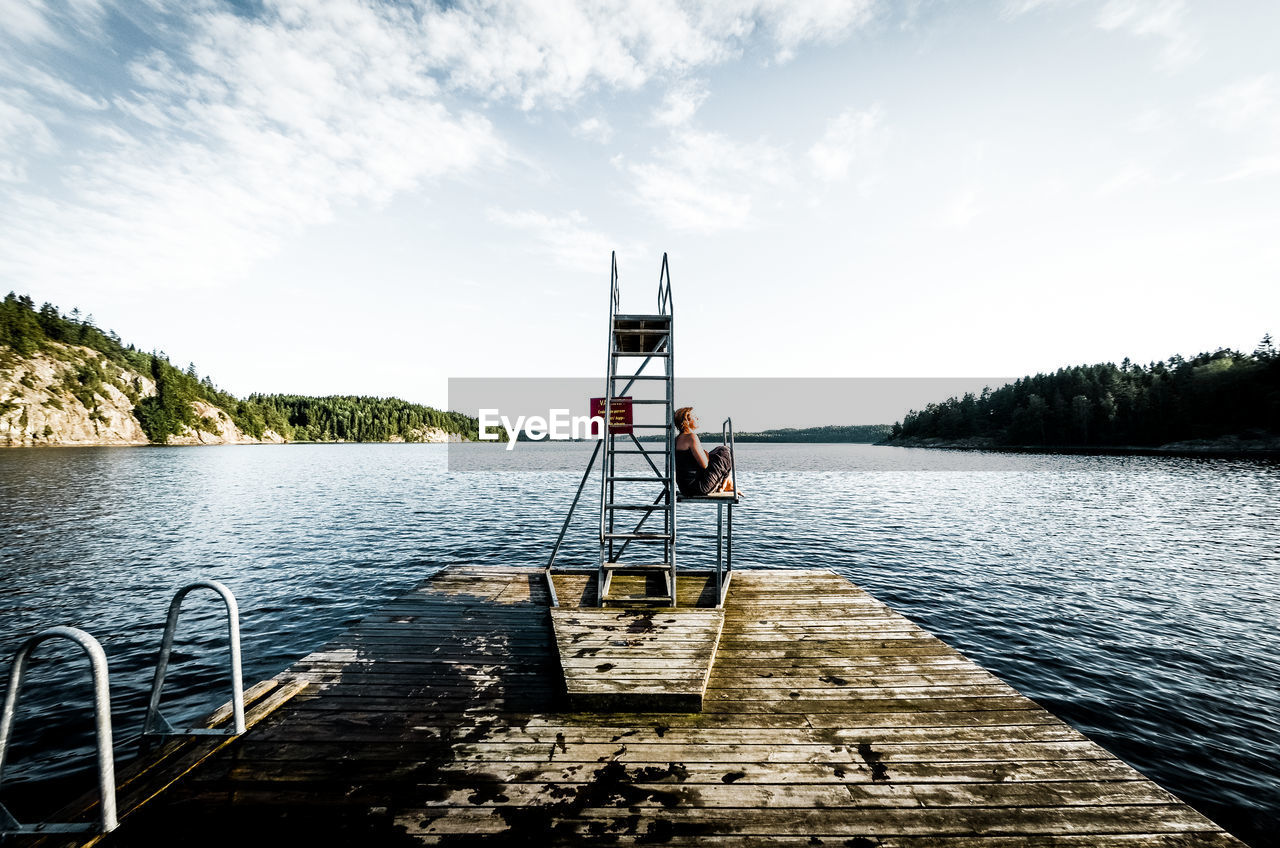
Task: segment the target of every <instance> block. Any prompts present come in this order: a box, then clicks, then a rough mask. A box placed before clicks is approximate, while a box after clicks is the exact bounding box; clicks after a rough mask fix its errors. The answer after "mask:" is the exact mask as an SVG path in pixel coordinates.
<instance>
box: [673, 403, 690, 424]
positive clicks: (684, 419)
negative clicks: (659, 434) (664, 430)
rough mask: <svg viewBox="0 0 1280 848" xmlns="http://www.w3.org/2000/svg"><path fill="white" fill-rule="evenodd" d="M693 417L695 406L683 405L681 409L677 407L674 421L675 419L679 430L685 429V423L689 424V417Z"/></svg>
mask: <svg viewBox="0 0 1280 848" xmlns="http://www.w3.org/2000/svg"><path fill="white" fill-rule="evenodd" d="M692 417H693V407H692V406H682V407H680V408H679V409H677V410H676V411H675V415H674V416H673V418H674V421H675V425H676V429H677V430H683V429H684V425H685V424H687V423H688V421H689V419H690V418H692Z"/></svg>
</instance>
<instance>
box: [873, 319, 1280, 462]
mask: <svg viewBox="0 0 1280 848" xmlns="http://www.w3.org/2000/svg"><path fill="white" fill-rule="evenodd" d="M1276 434H1280V353H1278V352H1277V350H1276V347H1275V344H1274V343H1273V341H1272V339H1271V336H1270V335H1269V334H1268V335H1267V336H1265V337H1264V338H1263V339H1262V341H1261V343H1259V345H1258V347H1257V349H1256V350H1254V351H1253V353H1249V354H1246V353H1240V352H1239V351H1235V350H1230V349H1228V348H1222V349H1220V350H1216V351H1214V352H1212V353H1201V354H1198V355H1196V356H1193V357H1190V358H1185V357H1182V356H1171V357H1170V358H1169V359H1168V360H1165V361H1162V362H1152V363H1150V364H1148V365H1146V366H1143V365H1139V364H1135V363H1132V362H1130V361H1129V359H1128V358H1126V359H1125V360H1124V361H1122V362H1121V363H1120V364H1119V365H1116V364H1115V363H1112V362H1106V363H1102V364H1098V365H1078V366H1074V367H1070V368H1061V369H1059V370H1057V371H1055V372H1053V373H1052V374H1036V375H1035V376H1033V377H1023V378H1022V379H1020V380H1017V381H1015V382H1013V383H1011V384H1009V385H1006V386H1001V387H1000V388H998V389H995V390H994V391H992V390H991V389H990V388H986V389H983V390H982V393H981V394H978V395H974V394H972V393H970V394H966V395H964V396H963V397H952V398H948V399H947V400H945V401H942V402H941V403H931V404H929V405H928V406H926V407H925V408H924V409H922V410H918V411H917V410H912V411H911V412H909V413H908V414H907V415H906V416H905V417H904V418H903V419H902V421H900V422H897V423H895V424H894V425H893V429H892V433H891V435H890V436H889V439H888V440H887V441H888V443H889V444H893V443H895V442H906V441H910V440H914V439H934V438H936V439H943V440H947V441H956V440H964V439H984V440H989V441H990V442H991V443H992V444H994V445H1001V446H1030V447H1069V446H1070V447H1076V446H1079V447H1119V446H1139V447H1150V446H1158V445H1162V444H1167V443H1169V442H1179V441H1186V440H1192V439H1215V438H1221V437H1224V436H1247V437H1248V436H1253V437H1265V436H1274V435H1276Z"/></svg>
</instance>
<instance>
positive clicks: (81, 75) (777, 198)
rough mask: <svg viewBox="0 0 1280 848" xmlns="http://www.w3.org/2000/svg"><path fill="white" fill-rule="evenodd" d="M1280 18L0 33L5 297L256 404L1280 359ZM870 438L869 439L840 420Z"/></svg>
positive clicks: (806, 1) (326, 5) (288, 18)
mask: <svg viewBox="0 0 1280 848" xmlns="http://www.w3.org/2000/svg"><path fill="white" fill-rule="evenodd" d="M1277 44H1280V4H1277V3H1274V2H1270V0H1258V2H1233V0H1221V2H1218V1H1216V0H1215V2H1207V0H1206V2H1195V3H1193V2H1189V0H990V2H960V0H955V1H954V2H945V0H932V2H931V0H914V2H896V3H891V2H885V1H884V0H846V1H845V2H842V0H792V1H791V2H783V0H709V2H706V3H700V4H696V5H695V4H685V3H677V2H671V0H634V2H609V1H608V0H605V1H604V2H593V3H586V4H584V3H576V2H572V0H548V2H537V3H532V2H530V3H512V2H502V0H498V2H472V0H462V2H456V3H450V4H447V5H444V4H432V3H422V2H402V3H370V2H361V0H314V2H301V0H280V1H279V2H277V1H276V0H268V2H237V3H227V2H208V0H189V2H182V3H162V2H158V0H130V2H119V3H117V2H112V0H0V289H3V290H5V291H7V290H10V289H12V290H15V291H17V292H18V293H20V294H21V293H27V294H30V295H31V296H32V297H33V298H34V299H35V301H36V302H37V303H42V302H44V301H51V302H53V303H55V304H57V305H58V306H60V307H61V308H62V309H63V310H64V311H70V310H71V309H72V308H73V307H78V308H79V309H81V310H82V311H83V312H84V313H89V314H92V315H93V316H94V320H95V322H96V323H97V324H98V325H99V326H101V327H103V328H109V329H114V330H116V331H117V332H118V333H119V334H120V335H121V336H122V337H123V338H124V339H125V340H126V341H130V342H133V343H135V344H137V345H139V346H140V347H142V348H144V349H160V350H164V351H166V352H167V353H168V354H169V356H170V357H171V358H172V360H173V361H174V362H175V363H177V364H179V365H180V366H185V365H186V363H187V362H194V363H196V365H197V367H198V368H199V370H200V373H201V374H209V375H211V376H212V378H213V379H214V381H215V382H216V383H217V384H218V385H219V386H221V387H222V388H225V389H228V390H230V391H232V392H234V393H236V394H239V395H244V394H248V393H250V392H294V393H304V394H339V393H340V394H371V395H396V396H400V397H404V398H407V399H410V400H414V401H419V402H424V403H431V404H435V405H444V404H445V403H446V402H447V398H446V392H447V380H448V379H449V378H474V377H504V378H511V377H587V376H596V375H600V376H602V372H603V366H604V342H605V327H604V324H605V321H606V315H607V313H606V309H607V296H608V283H609V257H610V252H611V251H614V250H616V251H617V253H618V263H619V269H620V272H621V285H622V300H623V307H624V308H625V309H628V310H632V311H648V310H651V309H653V308H654V307H655V306H656V288H657V276H658V269H659V266H660V263H661V258H662V254H663V252H664V251H665V252H667V253H668V254H669V256H670V267H671V277H672V283H673V298H674V304H675V312H676V327H677V336H676V338H677V349H678V356H677V362H676V368H677V375H678V376H682V375H683V376H697V377H771V378H777V377H823V378H831V377H858V378H864V377H875V378H882V377H921V378H923V377H929V378H936V377H957V378H958V377H963V378H972V377H981V376H982V375H991V374H995V375H1018V374H1025V373H1035V372H1039V371H1050V370H1054V369H1057V368H1059V367H1063V366H1067V365H1072V364H1081V363H1091V362H1099V361H1119V360H1120V359H1122V358H1123V357H1126V356H1128V357H1130V358H1131V359H1133V360H1135V361H1139V362H1148V361H1151V360H1156V359H1163V358H1166V357H1168V356H1170V355H1172V354H1194V353H1197V352H1200V351H1204V350H1213V349H1217V348H1219V347H1223V346H1227V347H1234V348H1238V349H1243V350H1246V351H1248V350H1252V349H1253V347H1254V346H1255V345H1256V343H1257V342H1258V340H1259V339H1260V338H1261V337H1262V335H1263V334H1264V333H1267V332H1271V333H1275V334H1280V285H1277V282H1278V281H1280V238H1278V237H1277V233H1280V50H1277V49H1276V47H1275V46H1276V45H1277ZM842 423H845V422H842Z"/></svg>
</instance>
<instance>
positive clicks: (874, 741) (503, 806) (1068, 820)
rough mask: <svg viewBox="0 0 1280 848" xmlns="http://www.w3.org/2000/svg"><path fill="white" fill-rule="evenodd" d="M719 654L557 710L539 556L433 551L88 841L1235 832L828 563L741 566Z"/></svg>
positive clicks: (578, 589)
mask: <svg viewBox="0 0 1280 848" xmlns="http://www.w3.org/2000/svg"><path fill="white" fill-rule="evenodd" d="M592 581H593V578H589V577H587V576H585V575H584V576H576V575H574V576H560V577H557V583H556V588H557V595H558V596H559V598H560V599H561V603H562V604H565V605H566V606H567V607H572V606H574V605H577V604H578V603H580V602H581V601H583V600H586V601H588V602H589V601H590V599H591V597H592V592H593V590H592V586H591V583H592ZM682 584H683V586H682V597H681V601H682V603H686V602H687V603H689V604H692V603H693V602H695V601H696V597H695V596H696V595H697V594H698V593H699V592H701V591H702V587H699V586H698V585H697V583H696V581H693V580H684V581H682ZM686 594H687V595H688V597H684V595H686ZM714 659H715V662H714V665H713V666H712V668H711V672H710V676H709V679H708V681H707V685H706V690H705V697H704V700H703V704H702V711H701V712H694V713H690V712H673V713H664V714H655V713H620V712H610V711H603V710H602V711H595V712H586V711H581V710H578V711H574V710H571V709H570V708H569V707H568V704H567V702H566V698H565V694H564V691H563V689H562V678H561V669H560V667H559V660H558V655H557V650H556V644H555V640H554V637H553V633H552V627H551V624H550V615H549V611H548V608H547V593H546V589H545V585H544V582H543V576H542V572H541V570H540V569H522V568H495V567H453V568H449V569H446V570H445V571H442V572H440V573H439V574H437V575H436V576H434V577H433V578H431V579H429V580H427V581H425V582H424V583H423V584H421V585H420V586H418V587H417V588H416V589H414V590H413V591H412V592H410V593H408V594H406V595H404V596H403V597H400V598H397V599H395V600H394V601H392V602H391V603H389V604H387V605H386V606H385V607H383V608H382V609H381V610H378V611H377V612H375V613H373V614H372V615H370V616H369V617H368V618H366V619H365V620H364V621H362V622H361V623H360V624H358V625H357V626H355V627H354V628H353V629H352V630H351V631H350V632H348V633H347V634H345V635H344V636H342V637H340V638H339V639H337V640H335V641H334V642H332V643H331V644H329V645H327V646H325V647H324V648H322V649H321V650H319V651H317V652H316V653H314V654H311V655H310V656H308V657H306V658H304V659H303V660H301V661H299V662H298V663H297V664H295V665H294V666H293V667H292V668H290V669H288V670H287V671H286V672H284V673H282V674H281V675H280V677H279V678H278V680H279V681H280V683H281V684H283V685H289V684H291V683H294V682H296V681H306V682H307V683H308V684H309V685H308V686H306V687H305V688H302V689H301V691H300V692H298V694H296V695H294V696H293V697H292V699H291V700H289V701H288V702H287V703H285V704H284V705H283V706H281V707H280V708H279V709H277V710H275V712H273V713H271V714H270V715H269V716H267V717H265V718H264V719H263V720H262V721H261V722H260V723H259V724H258V725H257V726H256V727H254V728H253V729H252V730H250V732H249V733H247V734H246V735H245V736H244V737H242V738H240V739H239V740H237V741H236V742H235V743H233V744H231V745H228V746H226V747H225V748H223V749H222V750H220V751H218V752H217V753H216V754H214V755H213V756H211V757H209V758H208V759H207V760H205V761H204V762H203V763H202V764H201V765H200V766H199V767H198V768H196V769H194V770H193V771H191V773H189V774H187V775H186V776H185V777H184V778H183V779H182V780H181V781H179V782H178V783H176V784H175V785H174V786H172V787H170V788H169V789H168V790H167V791H165V792H164V793H163V794H161V795H160V796H159V797H157V798H155V799H154V800H152V801H150V803H148V804H147V805H146V806H145V807H143V808H141V809H140V810H139V811H137V812H135V813H134V814H132V815H131V816H129V817H127V818H126V819H124V821H123V823H122V825H121V829H120V830H119V831H117V832H116V834H114V835H113V836H112V837H111V838H109V839H108V840H106V844H118V845H183V846H188V845H193V844H194V845H204V844H219V845H226V844H241V845H243V844H246V840H247V843H248V844H255V845H256V844H268V843H273V844H285V845H301V844H316V845H401V844H403V845H411V844H415V845H416V844H446V845H454V844H462V845H467V844H479V843H485V844H508V843H512V842H514V841H516V840H517V839H518V840H520V841H521V842H523V843H524V844H526V845H528V846H531V848H532V846H541V845H547V844H662V845H691V844H697V845H703V844H735V845H738V844H747V845H797V846H799V845H843V846H859V848H872V846H885V848H893V847H894V846H901V847H902V848H907V846H912V847H913V848H925V847H926V846H929V848H945V847H950V846H954V848H961V847H962V846H967V847H968V848H997V846H1001V847H1003V846H1008V848H1013V846H1019V848H1020V847H1021V846H1040V848H1048V846H1086V845H1088V846H1094V845H1098V846H1101V845H1107V846H1132V848H1137V846H1168V847H1169V848H1172V846H1193V845H1194V846H1240V845H1242V843H1240V842H1239V841H1238V840H1235V839H1234V838H1233V837H1231V836H1229V835H1227V834H1225V833H1224V832H1223V831H1222V830H1221V829H1220V828H1218V827H1217V826H1215V825H1214V824H1213V823H1212V822H1211V821H1209V820H1208V819H1206V818H1205V817H1204V816H1202V815H1200V814H1199V813H1197V812H1196V811H1194V810H1192V809H1191V808H1190V807H1188V806H1186V805H1185V804H1183V803H1181V802H1180V801H1179V800H1178V799H1177V798H1175V797H1174V796H1172V795H1171V794H1169V793H1168V792H1166V791H1164V790H1163V789H1161V788H1160V787H1158V786H1156V785H1155V784H1154V783H1152V782H1151V781H1150V780H1147V779H1146V778H1144V777H1142V776H1141V775H1139V774H1138V773H1137V772H1135V771H1134V770H1133V769H1132V768H1130V767H1129V766H1127V765H1125V764H1124V763H1122V762H1121V761H1120V760H1118V759H1116V758H1115V757H1114V756H1112V755H1111V754H1109V753H1107V752H1106V751H1105V750H1103V749H1102V748H1100V747H1099V746H1098V745H1096V744H1094V743H1093V742H1090V741H1089V740H1088V739H1086V738H1085V737H1083V736H1082V735H1081V734H1080V733H1078V732H1077V731H1075V730H1073V729H1072V728H1070V727H1068V726H1067V725H1066V724H1064V723H1063V722H1061V721H1059V720H1058V719H1056V718H1054V717H1053V716H1052V715H1050V714H1049V713H1048V712H1046V711H1045V710H1043V709H1042V708H1040V707H1038V706H1037V705H1036V704H1035V703H1033V702H1032V701H1030V700H1028V699H1027V698H1025V697H1023V696H1022V695H1020V694H1018V693H1017V692H1016V691H1014V690H1013V689H1012V688H1011V687H1009V686H1008V685H1007V684H1005V683H1003V682H1002V681H1001V680H999V679H998V678H996V677H995V676H993V675H992V674H990V673H989V672H987V671H985V670H983V669H982V668H980V667H979V666H977V665H976V664H974V663H973V662H971V661H970V660H968V659H966V658H965V657H964V656H962V655H961V654H960V653H958V652H957V651H955V650H954V649H952V648H950V647H948V646H947V645H945V644H943V643H942V642H941V641H939V640H938V639H937V638H935V637H933V636H932V635H930V634H929V633H927V632H925V631H924V630H922V629H921V628H919V627H917V626H915V625H914V624H912V623H910V622H909V621H907V620H906V619H905V618H903V617H902V616H900V615H898V614H897V613H895V612H893V611H892V610H890V609H888V608H887V607H885V606H884V605H883V604H881V603H880V602H878V601H876V600H875V599H874V598H872V597H870V596H869V595H867V594H866V593H865V592H862V591H861V590H859V589H857V588H856V587H855V586H853V585H852V584H851V583H850V582H849V581H847V580H845V579H843V578H841V577H839V576H837V575H835V574H833V573H831V572H827V571H816V570H814V571H798V570H785V571H782V570H779V571H764V570H745V571H738V572H737V573H735V575H734V579H733V584H732V587H731V590H730V593H729V598H728V601H727V603H726V605H725V608H724V620H723V631H722V632H721V634H720V640H719V645H718V649H717V652H716V656H715V658H714ZM663 668H664V660H663V659H662V658H655V659H654V660H653V663H652V671H653V672H654V673H655V674H661V672H662V671H663Z"/></svg>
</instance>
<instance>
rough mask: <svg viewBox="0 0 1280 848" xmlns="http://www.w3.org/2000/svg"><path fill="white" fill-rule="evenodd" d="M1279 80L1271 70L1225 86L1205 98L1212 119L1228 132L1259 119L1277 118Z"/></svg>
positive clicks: (1212, 122) (1204, 101)
mask: <svg viewBox="0 0 1280 848" xmlns="http://www.w3.org/2000/svg"><path fill="white" fill-rule="evenodd" d="M1274 88H1275V80H1274V79H1273V78H1272V76H1271V74H1263V75H1262V76H1259V77H1254V78H1252V79H1246V80H1240V81H1239V82H1234V83H1232V84H1230V85H1227V86H1223V87H1222V88H1220V89H1218V90H1217V91H1216V92H1214V93H1213V94H1212V95H1210V96H1209V97H1206V98H1205V99H1204V100H1202V101H1201V103H1200V106H1201V108H1202V109H1203V110H1204V112H1205V114H1206V115H1207V116H1208V119H1209V123H1210V125H1211V126H1214V127H1216V128H1218V129H1222V130H1226V131H1227V132H1239V131H1240V130H1243V129H1246V128H1248V127H1250V126H1252V125H1254V124H1256V123H1257V122H1258V121H1259V119H1271V120H1273V121H1274V120H1275V116H1276V102H1275V92H1274Z"/></svg>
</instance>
